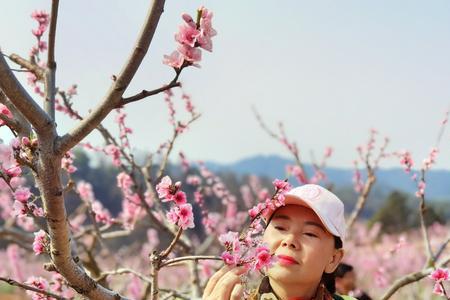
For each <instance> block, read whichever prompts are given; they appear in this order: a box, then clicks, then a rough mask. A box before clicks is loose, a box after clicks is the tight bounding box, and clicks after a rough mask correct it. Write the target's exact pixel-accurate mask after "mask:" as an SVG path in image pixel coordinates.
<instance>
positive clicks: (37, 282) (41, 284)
mask: <svg viewBox="0 0 450 300" xmlns="http://www.w3.org/2000/svg"><path fill="white" fill-rule="evenodd" d="M25 284H27V285H30V286H32V287H35V288H37V289H39V290H42V291H48V289H49V283H48V281H47V280H46V279H45V278H42V277H36V276H31V277H30V278H28V279H27V281H26V282H25ZM27 294H28V295H30V296H31V299H32V300H51V299H53V298H52V297H50V296H46V295H44V294H41V293H36V292H32V291H27Z"/></svg>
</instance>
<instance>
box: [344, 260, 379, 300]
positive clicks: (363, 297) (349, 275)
mask: <svg viewBox="0 0 450 300" xmlns="http://www.w3.org/2000/svg"><path fill="white" fill-rule="evenodd" d="M335 275H336V278H335V284H336V291H337V292H338V293H339V294H341V295H352V296H353V297H355V298H356V299H358V300H372V298H370V297H369V295H367V294H366V293H365V292H363V291H361V290H358V289H357V288H356V273H355V270H354V268H353V266H351V265H349V264H346V263H340V264H339V266H338V267H337V269H336V271H335Z"/></svg>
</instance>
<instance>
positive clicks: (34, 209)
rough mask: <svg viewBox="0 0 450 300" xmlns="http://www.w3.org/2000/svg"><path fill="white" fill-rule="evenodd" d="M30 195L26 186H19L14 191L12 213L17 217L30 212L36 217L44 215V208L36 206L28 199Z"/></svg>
mask: <svg viewBox="0 0 450 300" xmlns="http://www.w3.org/2000/svg"><path fill="white" fill-rule="evenodd" d="M31 196H32V194H31V192H30V190H29V189H28V188H26V187H19V188H18V189H16V190H15V191H14V199H15V201H14V203H13V211H12V215H13V216H17V217H19V218H24V217H27V216H28V214H32V215H34V216H36V217H42V216H44V210H43V209H42V208H41V207H38V206H37V205H36V204H35V203H33V202H29V201H28V200H29V199H30V197H31Z"/></svg>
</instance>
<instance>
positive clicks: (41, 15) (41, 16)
mask: <svg viewBox="0 0 450 300" xmlns="http://www.w3.org/2000/svg"><path fill="white" fill-rule="evenodd" d="M31 18H33V19H34V20H36V21H37V22H38V28H36V29H33V30H32V31H31V32H32V33H33V35H35V36H36V37H37V38H41V37H42V35H43V34H44V32H45V31H46V30H47V27H48V24H49V22H50V15H49V14H48V13H47V12H46V11H43V10H41V11H37V10H35V11H34V12H33V13H32V14H31Z"/></svg>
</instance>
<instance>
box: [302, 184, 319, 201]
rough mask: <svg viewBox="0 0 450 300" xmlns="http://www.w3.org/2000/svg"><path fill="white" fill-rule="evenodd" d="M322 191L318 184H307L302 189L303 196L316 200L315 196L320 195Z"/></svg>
mask: <svg viewBox="0 0 450 300" xmlns="http://www.w3.org/2000/svg"><path fill="white" fill-rule="evenodd" d="M320 193H321V191H320V189H319V188H318V187H316V186H307V187H305V188H304V189H303V191H302V194H303V197H305V198H307V199H308V200H314V199H315V198H317V197H319V196H320Z"/></svg>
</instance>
